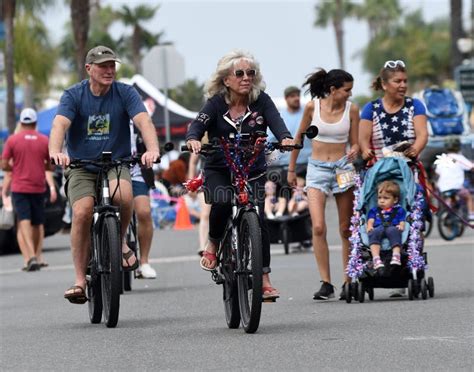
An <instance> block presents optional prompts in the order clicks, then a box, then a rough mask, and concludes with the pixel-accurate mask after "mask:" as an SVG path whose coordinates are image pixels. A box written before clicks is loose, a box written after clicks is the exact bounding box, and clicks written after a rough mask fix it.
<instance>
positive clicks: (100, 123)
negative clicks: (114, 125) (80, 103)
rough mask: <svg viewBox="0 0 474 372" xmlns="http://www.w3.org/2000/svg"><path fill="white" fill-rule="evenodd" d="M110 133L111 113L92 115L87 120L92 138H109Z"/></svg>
mask: <svg viewBox="0 0 474 372" xmlns="http://www.w3.org/2000/svg"><path fill="white" fill-rule="evenodd" d="M109 133H110V114H97V115H90V116H89V120H88V122H87V135H88V136H89V139H90V140H96V141H97V140H99V141H102V140H107V139H108V138H109Z"/></svg>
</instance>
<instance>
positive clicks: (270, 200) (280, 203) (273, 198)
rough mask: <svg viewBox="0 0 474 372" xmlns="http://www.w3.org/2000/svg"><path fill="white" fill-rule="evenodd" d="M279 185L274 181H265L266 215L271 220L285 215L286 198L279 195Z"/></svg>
mask: <svg viewBox="0 0 474 372" xmlns="http://www.w3.org/2000/svg"><path fill="white" fill-rule="evenodd" d="M276 190H277V186H276V184H275V183H274V182H273V181H270V180H268V181H267V182H266V183H265V216H266V217H267V218H268V219H269V220H271V219H274V218H275V217H281V216H283V213H285V209H286V199H285V198H283V197H279V196H278V195H277V192H276Z"/></svg>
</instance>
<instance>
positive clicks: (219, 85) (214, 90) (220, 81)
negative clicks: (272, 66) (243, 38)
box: [204, 49, 266, 104]
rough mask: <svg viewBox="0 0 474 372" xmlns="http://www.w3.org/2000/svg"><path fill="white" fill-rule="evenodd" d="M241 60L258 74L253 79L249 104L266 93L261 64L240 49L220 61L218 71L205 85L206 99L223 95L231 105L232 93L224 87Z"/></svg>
mask: <svg viewBox="0 0 474 372" xmlns="http://www.w3.org/2000/svg"><path fill="white" fill-rule="evenodd" d="M241 60H244V61H246V62H248V63H249V65H250V66H251V67H252V68H253V69H255V72H256V74H255V77H254V78H253V84H252V89H251V90H250V93H249V103H252V102H255V101H256V100H257V98H258V96H259V94H260V92H261V91H264V90H265V87H266V85H265V82H264V81H263V77H262V74H261V72H260V64H259V63H258V62H257V60H256V59H255V58H254V56H253V55H252V54H250V53H249V52H246V51H244V50H239V49H236V50H232V51H231V52H229V53H227V54H226V55H224V56H223V57H222V58H221V59H220V60H219V62H218V63H217V68H216V71H215V72H214V73H213V74H212V76H211V77H210V79H209V80H208V81H207V82H206V84H205V85H204V95H205V97H206V98H211V97H214V96H215V95H218V94H222V95H223V96H224V98H225V101H226V103H227V104H230V92H229V89H228V88H227V87H226V86H225V85H224V78H226V77H227V76H229V75H230V74H231V73H232V72H233V70H234V67H235V65H236V64H237V63H238V62H239V61H241Z"/></svg>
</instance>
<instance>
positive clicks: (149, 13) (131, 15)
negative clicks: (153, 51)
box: [118, 5, 163, 73]
mask: <svg viewBox="0 0 474 372" xmlns="http://www.w3.org/2000/svg"><path fill="white" fill-rule="evenodd" d="M158 9H159V6H154V7H150V6H147V5H139V6H137V7H136V8H135V9H130V8H129V7H128V6H127V5H123V6H122V9H121V10H120V11H118V14H119V16H120V19H121V21H122V22H123V23H124V24H125V25H126V26H132V28H133V31H132V36H131V39H130V40H129V42H130V44H131V45H130V48H129V49H128V50H130V51H131V56H130V57H131V60H132V63H133V66H134V67H135V71H136V73H140V72H141V70H142V68H141V62H142V55H141V49H142V48H146V49H150V48H151V47H153V46H155V45H157V44H159V39H160V37H161V36H162V35H163V33H162V32H159V33H157V34H152V33H151V32H149V31H147V30H146V29H144V28H143V27H142V26H141V22H143V21H147V20H150V19H152V18H153V17H154V16H155V14H156V12H157V10H158ZM122 41H123V42H127V40H125V39H122Z"/></svg>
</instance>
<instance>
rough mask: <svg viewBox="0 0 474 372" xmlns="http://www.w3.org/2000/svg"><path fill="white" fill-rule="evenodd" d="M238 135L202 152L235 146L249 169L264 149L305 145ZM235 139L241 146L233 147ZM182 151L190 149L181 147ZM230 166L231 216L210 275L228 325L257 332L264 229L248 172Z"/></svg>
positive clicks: (206, 146)
mask: <svg viewBox="0 0 474 372" xmlns="http://www.w3.org/2000/svg"><path fill="white" fill-rule="evenodd" d="M316 134H317V133H316ZM316 134H315V135H316ZM315 135H314V136H315ZM236 136H239V137H238V138H236V137H231V138H230V139H229V140H228V141H226V140H223V139H222V140H219V139H213V140H212V141H211V143H209V144H204V145H202V147H201V154H202V155H204V156H209V155H212V154H214V153H216V152H217V151H224V152H226V148H228V147H229V146H231V145H232V147H233V149H234V150H235V152H234V153H233V154H232V157H233V158H234V159H235V158H237V157H239V158H240V160H241V161H242V164H246V167H247V169H250V167H251V166H252V164H253V163H254V161H255V160H256V158H257V155H258V153H259V152H261V151H262V150H265V149H266V150H267V151H273V150H282V151H291V150H293V149H300V148H301V147H302V146H301V145H298V144H297V145H293V146H282V145H281V144H280V143H268V144H265V137H266V134H265V132H256V133H255V134H254V135H252V134H239V135H236ZM311 138H312V137H311ZM236 141H238V146H233V145H235V142H236ZM181 151H189V150H188V148H187V146H182V147H181ZM229 168H230V169H231V172H230V174H231V184H232V185H233V197H232V215H231V216H230V217H229V220H228V221H227V226H226V229H225V232H224V236H223V239H222V240H221V243H220V245H219V247H218V250H217V253H216V256H217V262H218V264H217V266H216V268H215V269H214V270H212V272H211V275H212V280H213V281H214V282H215V283H216V284H222V285H223V302H224V309H225V318H226V322H227V326H228V327H229V328H238V327H239V325H240V324H242V327H243V328H244V330H245V332H246V333H255V332H256V331H257V329H258V326H259V324H260V315H261V309H262V301H263V291H262V276H263V257H262V230H261V226H260V219H259V217H258V214H259V213H258V206H257V203H256V200H255V199H254V195H253V190H252V187H251V186H250V184H249V178H248V177H249V174H248V172H239V171H237V169H236V168H235V167H232V166H229Z"/></svg>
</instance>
